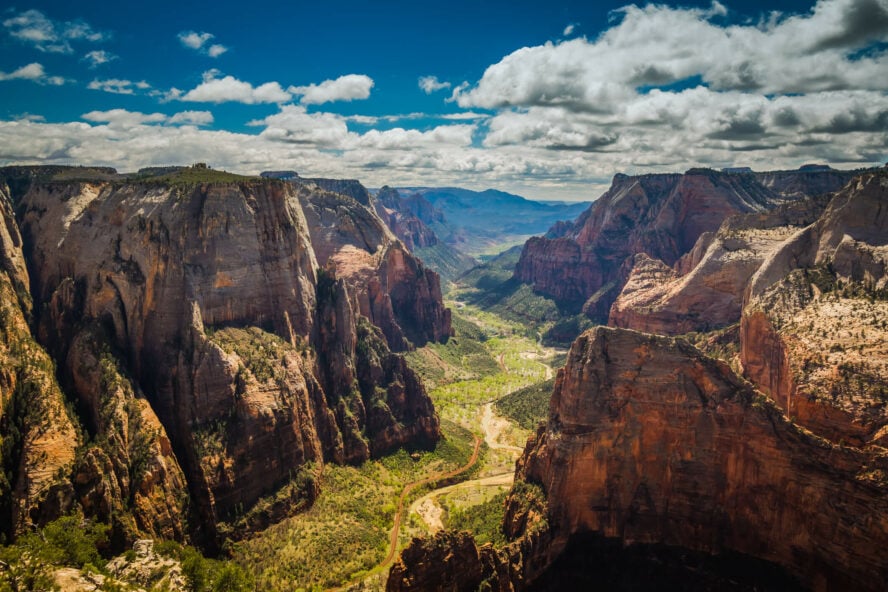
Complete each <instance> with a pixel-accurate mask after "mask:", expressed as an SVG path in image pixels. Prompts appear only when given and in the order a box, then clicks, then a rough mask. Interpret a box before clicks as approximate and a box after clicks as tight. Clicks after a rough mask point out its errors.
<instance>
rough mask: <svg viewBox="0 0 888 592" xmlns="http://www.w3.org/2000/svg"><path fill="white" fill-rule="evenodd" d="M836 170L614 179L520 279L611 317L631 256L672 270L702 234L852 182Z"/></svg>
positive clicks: (526, 257)
mask: <svg viewBox="0 0 888 592" xmlns="http://www.w3.org/2000/svg"><path fill="white" fill-rule="evenodd" d="M850 176H851V173H848V172H839V171H821V172H804V173H800V172H784V173H772V174H770V175H768V174H758V175H757V174H752V173H748V174H734V173H717V172H715V171H711V170H701V169H694V170H690V171H688V172H687V173H685V174H684V175H678V174H656V175H642V176H638V177H629V176H626V175H617V176H615V177H614V180H613V184H612V186H611V188H610V189H609V190H608V191H607V192H606V193H605V194H604V195H602V196H601V197H600V198H599V199H598V200H597V201H596V202H595V203H594V204H592V206H591V207H590V208H589V209H588V210H587V211H586V212H585V213H584V214H582V215H581V216H580V217H579V218H578V219H577V221H576V223H575V224H574V227H573V229H572V230H571V231H566V230H565V229H563V228H562V229H558V231H557V232H556V233H555V234H557V235H560V236H559V238H542V237H535V238H532V239H530V240H529V241H528V242H527V243H526V245H525V247H524V250H523V252H522V255H521V259H520V260H519V262H518V265H517V266H516V269H515V277H516V278H518V279H519V280H520V281H522V282H525V283H530V284H532V285H533V287H534V290H535V291H536V292H538V293H541V294H543V295H546V296H550V297H552V298H554V299H555V300H556V301H558V302H559V303H560V304H561V305H563V306H564V305H566V306H569V307H572V308H574V309H576V310H579V309H580V308H583V310H584V311H585V312H586V314H587V315H589V316H590V317H592V318H593V319H599V320H604V319H606V318H607V316H608V313H609V310H610V307H611V304H612V303H613V302H614V300H615V299H616V298H617V295H618V294H619V293H620V290H621V289H622V286H623V284H624V283H625V281H626V279H627V277H628V272H629V269H630V268H628V267H627V266H625V265H624V264H625V262H626V261H627V259H628V258H630V257H631V256H633V255H635V254H638V253H645V254H647V255H648V256H650V257H652V258H655V259H659V260H661V261H663V262H665V263H666V265H668V266H672V265H673V264H674V263H675V262H676V261H678V259H679V258H680V257H681V256H682V255H684V254H685V253H687V252H688V251H690V250H691V249H692V248H693V247H694V244H695V243H696V242H697V240H698V239H699V238H700V236H701V235H702V234H703V233H706V232H714V231H716V230H717V229H718V228H719V226H720V225H721V223H722V222H723V221H724V220H725V218H727V217H728V216H731V215H734V214H741V213H750V212H761V211H765V210H768V209H771V208H773V207H774V206H776V205H778V204H780V203H783V202H785V201H787V200H792V199H799V198H801V197H803V196H811V195H816V194H819V193H821V192H825V191H833V190H836V189H838V188H839V187H841V186H842V185H843V184H844V183H845V182H847V180H848V179H849V178H850Z"/></svg>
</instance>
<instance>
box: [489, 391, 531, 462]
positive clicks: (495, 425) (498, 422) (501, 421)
mask: <svg viewBox="0 0 888 592" xmlns="http://www.w3.org/2000/svg"><path fill="white" fill-rule="evenodd" d="M511 423H512V422H510V421H509V420H508V419H505V418H503V417H499V416H498V415H496V414H495V413H494V412H493V403H488V404H487V405H485V406H484V407H483V408H482V411H481V431H483V432H484V441H485V442H487V445H488V446H489V447H490V448H492V449H494V450H511V451H513V452H517V453H518V454H521V453H522V452H524V449H523V448H521V447H520V446H512V445H510V444H503V443H501V442H500V441H499V439H500V436H501V435H502V433H503V431H505V430H507V429H508V428H509V425H511Z"/></svg>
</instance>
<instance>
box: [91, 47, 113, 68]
mask: <svg viewBox="0 0 888 592" xmlns="http://www.w3.org/2000/svg"><path fill="white" fill-rule="evenodd" d="M116 59H117V56H116V55H114V54H113V53H111V52H110V51H105V50H104V49H94V50H93V51H91V52H89V53H87V54H86V55H85V56H83V61H85V62H89V67H90V68H96V67H98V66H101V65H102V64H107V63H108V62H110V61H112V60H116Z"/></svg>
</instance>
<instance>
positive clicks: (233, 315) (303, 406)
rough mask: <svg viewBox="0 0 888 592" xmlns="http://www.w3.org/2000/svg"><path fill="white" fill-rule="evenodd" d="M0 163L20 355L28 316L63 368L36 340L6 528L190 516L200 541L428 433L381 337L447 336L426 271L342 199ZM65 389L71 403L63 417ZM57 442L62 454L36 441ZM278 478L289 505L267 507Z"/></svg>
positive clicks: (416, 394) (401, 344) (272, 516)
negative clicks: (84, 436)
mask: <svg viewBox="0 0 888 592" xmlns="http://www.w3.org/2000/svg"><path fill="white" fill-rule="evenodd" d="M77 172H78V173H79V170H78V171H77ZM0 173H2V174H0V177H3V178H4V179H7V182H6V183H4V185H3V187H4V188H9V190H8V192H7V193H8V194H12V195H6V196H5V197H6V198H7V199H5V201H0V204H2V207H3V210H2V211H3V213H4V214H5V215H4V229H5V232H0V246H2V247H3V249H2V251H3V252H2V255H3V257H2V260H0V261H2V264H3V275H2V277H0V287H2V288H3V289H6V290H7V291H8V294H7V295H6V297H4V300H3V305H4V306H5V307H9V308H10V312H9V316H7V317H4V319H6V318H9V319H13V321H14V322H13V323H12V325H14V327H13V328H15V330H17V331H19V333H20V335H18V334H17V335H16V336H15V337H16V341H17V343H16V344H15V345H10V349H13V348H21V347H23V346H22V345H21V343H19V342H26V343H29V344H33V346H34V347H36V348H39V346H37V345H36V343H34V341H33V338H31V337H30V335H31V334H30V330H29V327H28V324H27V322H26V319H25V317H26V316H27V315H31V316H32V317H33V323H32V326H33V327H34V328H35V329H36V330H35V333H36V335H37V336H38V338H39V341H40V342H41V343H42V344H44V346H45V347H46V349H47V350H48V352H49V354H50V355H51V356H52V359H54V360H55V363H56V364H57V366H58V368H59V377H60V379H61V387H60V386H59V384H57V383H55V377H54V376H53V371H52V370H53V363H52V361H51V359H50V357H49V356H47V355H46V354H43V358H42V360H45V366H46V368H47V370H46V371H45V373H44V374H45V380H46V381H47V384H41V385H39V389H40V391H41V392H42V393H43V396H42V399H41V400H42V401H44V403H45V405H44V406H43V407H35V409H37V410H40V409H42V410H43V411H42V413H43V416H44V417H43V418H42V419H41V420H40V421H41V422H44V423H45V424H47V425H51V426H52V430H49V429H42V428H41V429H37V427H39V426H37V424H36V423H35V429H34V430H33V431H32V432H29V433H30V434H32V436H33V437H32V440H28V438H27V437H25V438H23V439H20V440H17V442H18V443H17V444H16V446H14V447H12V448H11V449H10V450H11V451H12V452H10V454H8V455H7V454H4V456H9V457H10V458H4V459H3V467H4V470H7V468H8V467H10V466H11V464H10V463H13V462H17V463H19V464H21V466H23V467H25V469H23V470H18V471H13V473H12V474H13V475H21V476H22V477H21V479H18V481H17V482H20V484H19V485H15V484H14V483H12V484H10V488H15V487H19V488H21V487H23V486H22V485H21V483H27V484H28V485H27V487H28V488H30V489H29V490H28V491H24V490H22V491H17V492H16V494H15V495H14V496H12V497H11V498H9V497H4V503H5V502H6V500H7V499H12V500H14V501H13V502H11V504H12V505H11V506H10V507H8V508H5V509H4V512H6V513H8V514H9V515H11V516H12V515H14V517H15V521H16V524H18V523H21V524H25V523H27V522H28V521H29V520H33V521H35V522H39V521H41V520H43V519H48V518H52V517H53V512H54V513H55V515H58V513H59V512H63V511H66V509H67V508H70V507H72V506H73V505H79V506H80V507H81V508H82V509H83V510H84V512H85V513H86V514H87V515H89V516H95V517H98V518H100V519H109V520H112V521H116V523H115V527H119V528H117V530H116V531H115V533H116V534H119V535H120V539H119V540H130V541H131V540H133V538H135V537H137V536H140V535H144V534H147V535H151V536H157V537H164V538H176V539H182V538H183V537H185V536H186V534H187V533H186V532H185V530H186V525H185V518H186V516H187V515H188V513H189V512H190V513H192V514H193V515H194V516H196V517H197V518H198V520H192V521H191V523H190V526H191V527H192V529H193V530H192V532H191V534H192V535H196V534H197V532H198V529H199V531H200V532H201V535H202V537H198V538H202V540H203V541H204V542H205V543H206V544H207V545H209V547H210V548H212V547H213V545H214V544H215V543H216V542H218V540H219V537H222V536H225V535H232V536H235V535H236V536H243V535H245V534H247V533H248V532H249V531H250V529H251V528H258V527H264V526H267V525H268V524H269V523H270V522H273V521H274V520H278V519H280V518H282V517H283V516H285V515H286V513H287V511H288V508H289V511H292V509H293V508H298V507H304V506H305V505H306V504H310V503H311V501H312V500H313V499H314V497H315V496H316V495H317V492H318V489H317V480H316V478H315V477H316V474H317V472H318V471H319V469H320V468H321V467H322V466H323V464H324V463H326V462H351V463H359V462H362V461H363V460H366V459H367V458H369V457H370V456H373V455H379V454H384V453H386V452H388V451H390V450H392V449H393V448H396V447H399V446H408V447H429V446H433V445H434V443H435V442H436V441H437V439H438V437H439V427H438V420H437V417H436V415H435V411H434V407H433V406H432V403H431V401H430V400H429V398H428V395H427V394H426V392H425V389H424V388H423V385H422V383H421V382H420V381H419V379H418V378H417V377H416V375H415V374H414V373H413V372H412V371H411V370H410V369H409V368H408V367H407V366H406V364H405V362H404V360H403V358H401V357H399V356H397V355H395V354H392V353H391V351H390V348H389V345H388V343H392V344H393V345H394V346H395V347H398V348H407V347H409V346H410V341H413V340H415V341H414V342H419V343H424V342H425V341H427V340H430V339H446V337H447V336H449V334H450V320H449V311H447V309H445V308H444V307H443V304H442V303H441V294H440V288H439V286H438V283H437V276H436V275H435V274H434V273H433V272H431V271H429V270H426V269H425V268H424V267H423V266H422V265H421V264H420V263H419V262H418V261H416V260H415V258H413V257H412V255H411V254H410V253H409V252H407V251H406V250H405V249H404V247H403V246H402V245H401V244H400V243H399V242H398V241H397V240H396V239H394V237H392V236H391V234H390V233H389V232H388V231H387V230H386V229H385V226H384V225H383V224H382V222H381V221H380V220H379V218H378V217H377V216H376V215H375V214H374V213H372V211H370V210H369V209H368V208H366V207H364V206H362V205H361V204H359V203H358V202H356V201H355V200H354V199H352V198H350V197H347V196H343V195H336V194H331V193H329V192H326V191H323V190H321V189H319V188H318V187H317V186H316V185H314V184H306V183H302V181H301V180H300V182H298V183H297V182H294V183H288V182H282V181H280V180H274V179H267V180H259V179H248V178H242V179H235V180H232V177H233V176H231V175H227V174H224V173H221V174H220V173H216V172H215V171H210V170H200V171H192V170H191V169H181V170H179V171H172V172H171V173H169V174H167V175H166V176H164V177H159V178H153V177H152V178H145V177H137V180H134V181H130V180H127V179H125V178H121V177H119V176H117V177H115V178H113V179H111V180H102V179H99V180H95V179H93V178H90V179H87V180H84V179H75V180H71V181H69V180H67V175H70V174H72V173H70V172H69V171H68V169H63V170H61V172H60V171H56V170H43V169H39V170H36V171H35V170H32V169H28V168H17V169H2V170H0ZM59 175H62V176H63V177H65V179H66V180H59ZM102 175H103V176H104V175H106V173H102ZM107 175H111V173H107ZM195 178H199V179H204V178H206V179H210V180H208V181H202V180H201V181H196V180H194V179H195ZM214 178H216V179H218V180H217V181H212V179H214ZM10 198H11V199H10ZM319 204H320V205H319ZM331 204H332V205H331ZM13 212H15V216H13V215H12V213H13ZM307 217H308V218H310V219H311V222H312V224H313V226H312V227H311V228H310V227H309V221H308V220H307ZM349 224H350V225H349ZM19 230H20V232H19ZM355 253H359V254H358V255H357V257H355V258H351V255H353V254H355ZM355 262H356V263H355ZM23 263H26V264H27V265H26V266H24V265H23ZM352 263H355V265H354V266H353V267H350V265H351V264H352ZM323 267H326V270H323V269H322V268H323ZM319 269H322V271H321V272H320V273H321V276H322V279H321V280H319V275H318V274H319V271H318V270H319ZM4 281H5V283H3V282H4ZM23 286H24V287H28V286H29V287H30V291H28V290H27V289H25V290H22V287H23ZM32 298H33V302H34V304H33V307H32V306H31V303H30V300H31V299H32ZM364 317H367V318H369V321H370V322H369V323H368V322H367V319H365V318H364ZM371 323H375V324H376V325H377V326H378V327H379V329H377V328H376V327H374V326H373V325H372V324H371ZM380 329H381V331H382V333H380ZM10 331H12V329H9V330H8V331H7V333H6V334H7V335H9V332H10ZM382 335H384V337H383V336H382ZM28 339H30V342H28ZM27 347H31V345H27ZM16 351H19V350H16ZM11 355H13V356H18V355H19V354H11ZM10 360H11V361H10V363H9V364H7V365H5V366H4V374H5V380H6V382H5V384H4V385H3V387H0V394H3V402H4V412H3V414H4V416H3V418H2V421H3V422H5V423H4V424H3V425H2V426H0V427H3V430H4V431H3V434H2V435H3V437H4V439H5V438H7V433H8V429H7V427H5V426H8V425H10V422H12V421H13V420H14V419H15V418H13V417H12V415H10V414H9V413H8V412H7V409H8V408H10V405H7V404H6V403H7V402H8V401H12V400H14V399H15V396H18V395H12V398H9V397H8V396H7V393H8V392H11V393H17V392H19V391H21V390H22V388H21V387H20V386H17V384H18V383H20V382H21V380H22V379H21V378H20V376H19V374H20V373H19V372H18V370H16V369H15V368H17V367H16V363H18V362H16V360H18V357H15V358H10ZM29 360H31V362H30V363H31V365H33V361H34V360H37V361H38V362H39V361H41V358H40V357H39V355H37V354H35V355H34V356H31V357H30V358H29ZM7 369H9V371H7ZM23 372H26V373H27V374H28V378H29V380H31V381H33V380H37V379H38V378H35V377H36V376H37V374H34V373H33V372H31V370H30V369H24V370H23ZM39 380H44V379H43V378H39ZM7 386H8V389H7V388H6V387H7ZM63 389H64V390H65V391H67V392H68V394H69V397H70V398H71V400H73V401H76V403H77V405H76V408H77V409H78V410H80V412H81V413H80V417H79V418H71V419H69V420H66V419H65V418H66V417H67V411H66V410H65V406H64V396H63V395H62V390H63ZM22 392H23V391H22ZM41 404H43V403H41ZM11 413H12V414H13V415H14V414H15V413H19V412H17V411H16V410H15V409H13V410H12V412H11ZM19 415H20V413H19ZM66 421H67V423H66ZM78 423H80V424H82V426H83V429H84V430H85V431H86V432H88V433H89V435H90V439H89V442H91V443H90V445H89V446H86V447H83V446H81V444H80V437H79V435H78V434H77V431H76V426H77V424H78ZM40 425H43V424H40ZM41 438H42V440H41ZM47 439H52V442H55V443H56V444H57V445H58V446H59V447H62V448H63V450H59V451H56V450H53V451H52V454H48V453H46V451H43V452H41V450H42V448H41V447H43V448H45V447H46V446H50V445H52V446H55V445H56V444H52V443H45V442H44V440H47ZM32 449H33V454H32V452H31V450H32ZM4 450H6V447H4ZM75 450H80V454H79V455H78V458H79V459H82V460H78V462H77V463H74V462H73V460H74V456H75ZM35 455H36V456H35ZM37 457H39V458H37ZM35 458H36V459H37V460H34V459H35ZM47 458H49V459H50V460H49V461H47V460H46V459H47ZM29 459H31V460H29ZM22 463H24V464H22ZM32 464H37V465H40V466H39V467H37V469H35V470H31V469H30V466H31V465H32ZM41 475H43V476H41ZM50 476H51V477H52V478H50ZM283 487H286V488H288V492H289V493H288V494H287V495H286V496H285V497H287V498H288V499H289V500H290V502H292V503H290V502H288V504H287V507H286V508H285V507H278V506H279V504H277V505H275V504H272V505H268V504H258V505H257V501H260V500H261V499H262V498H263V497H264V496H268V495H270V494H273V493H275V492H277V491H279V490H280V489H281V488H283ZM53 488H55V489H53ZM53 491H58V493H53V494H52V495H50V493H48V492H53ZM280 497H281V496H278V498H280ZM48 499H51V500H54V501H53V502H52V503H53V504H54V506H52V507H49V506H47V504H48V503H49V502H47V501H45V500H48ZM254 505H255V507H254ZM26 513H28V516H29V517H28V518H22V516H24V515H25V514H26Z"/></svg>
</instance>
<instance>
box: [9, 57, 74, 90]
mask: <svg viewBox="0 0 888 592" xmlns="http://www.w3.org/2000/svg"><path fill="white" fill-rule="evenodd" d="M4 80H30V81H31V82H36V83H37V84H44V85H50V86H61V85H63V84H65V82H67V81H66V80H65V79H64V78H63V77H61V76H47V74H46V72H45V71H44V69H43V65H42V64H38V63H37V62H34V63H31V64H28V65H27V66H22V67H21V68H19V69H17V70H13V71H12V72H9V73H6V72H0V81H4Z"/></svg>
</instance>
